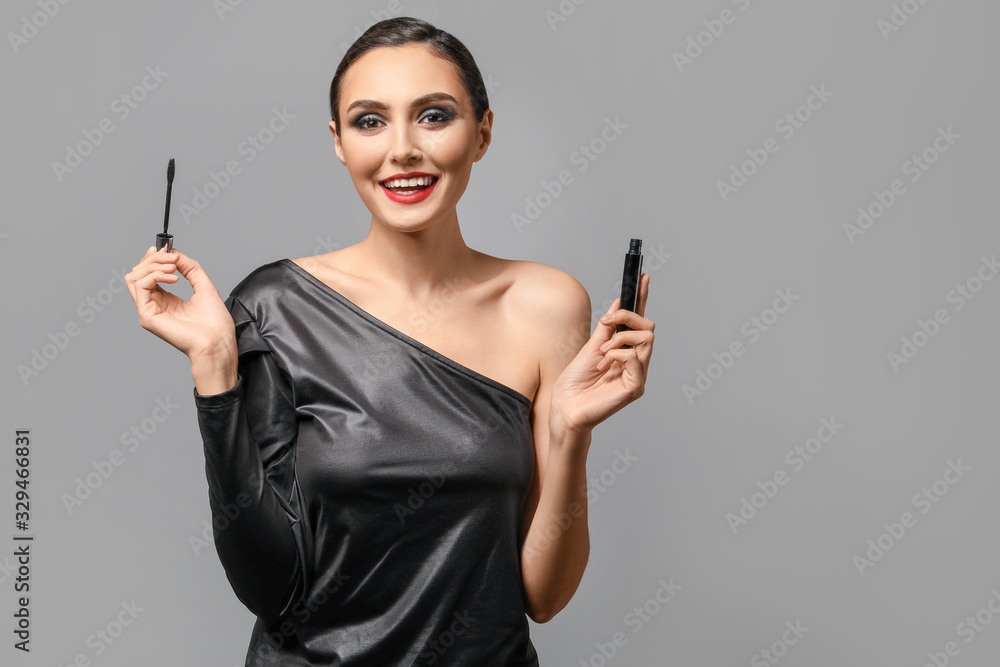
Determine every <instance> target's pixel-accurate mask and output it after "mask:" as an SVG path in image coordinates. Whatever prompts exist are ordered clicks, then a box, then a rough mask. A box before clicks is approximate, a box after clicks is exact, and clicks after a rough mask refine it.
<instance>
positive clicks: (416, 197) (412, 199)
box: [379, 171, 439, 204]
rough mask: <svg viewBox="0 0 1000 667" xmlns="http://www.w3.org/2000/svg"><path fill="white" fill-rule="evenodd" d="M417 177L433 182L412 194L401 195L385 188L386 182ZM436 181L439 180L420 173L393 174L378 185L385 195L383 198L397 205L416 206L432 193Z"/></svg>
mask: <svg viewBox="0 0 1000 667" xmlns="http://www.w3.org/2000/svg"><path fill="white" fill-rule="evenodd" d="M418 176H428V177H430V178H433V179H434V182H433V183H431V184H430V185H428V186H427V187H425V188H424V189H423V190H417V191H416V192H412V193H409V194H403V193H401V192H393V191H392V190H390V189H389V188H387V187H385V183H386V181H391V180H394V179H397V178H417V177H418ZM438 180H439V179H438V177H436V176H434V175H433V174H427V173H424V172H422V171H411V172H407V173H405V174H394V175H392V176H390V177H388V178H385V179H383V180H381V181H379V185H380V186H382V192H384V193H385V196H386V197H388V198H389V199H391V200H392V201H394V202H396V203H398V204H416V203H417V202H421V201H423V200H425V199H427V198H428V197H429V196H430V195H431V192H433V191H434V188H435V187H436V186H437V184H438Z"/></svg>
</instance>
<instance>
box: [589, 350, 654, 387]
mask: <svg viewBox="0 0 1000 667" xmlns="http://www.w3.org/2000/svg"><path fill="white" fill-rule="evenodd" d="M614 361H617V362H619V363H620V364H622V366H623V367H624V369H623V373H626V374H628V375H629V376H630V378H631V382H630V384H631V385H633V388H634V386H636V385H639V386H641V385H642V384H643V383H644V382H645V377H646V369H645V366H644V365H643V364H642V362H641V361H640V360H639V355H638V354H637V353H636V352H635V349H634V348H630V349H625V350H609V351H608V352H607V353H605V355H604V359H602V360H601V363H600V364H598V366H597V367H598V369H599V370H605V369H607V368H608V367H610V366H611V363H612V362H614Z"/></svg>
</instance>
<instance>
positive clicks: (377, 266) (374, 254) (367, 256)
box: [357, 212, 475, 303]
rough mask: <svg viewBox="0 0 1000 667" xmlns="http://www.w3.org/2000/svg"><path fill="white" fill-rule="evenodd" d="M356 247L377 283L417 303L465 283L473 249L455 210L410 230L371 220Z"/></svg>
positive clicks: (450, 290)
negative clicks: (469, 245)
mask: <svg viewBox="0 0 1000 667" xmlns="http://www.w3.org/2000/svg"><path fill="white" fill-rule="evenodd" d="M357 247H358V251H359V256H360V259H361V261H363V262H364V265H365V267H366V273H367V274H368V275H369V276H370V277H371V278H372V280H373V281H374V282H375V283H376V284H377V285H379V286H380V287H381V288H384V289H386V290H391V291H392V293H394V294H398V295H401V296H402V297H404V298H407V299H409V300H411V301H415V302H418V303H425V302H428V301H430V300H431V299H434V298H435V297H437V296H438V295H440V294H443V293H445V292H454V290H455V285H456V284H465V283H466V282H467V281H466V280H465V277H466V276H468V275H469V273H470V271H471V270H472V266H471V264H472V259H473V255H474V253H475V251H473V250H472V249H470V248H469V247H468V246H467V245H466V244H465V240H464V239H463V238H462V232H461V230H460V229H459V226H458V216H457V214H455V213H454V212H453V214H452V215H451V217H450V218H449V219H447V220H443V221H439V222H437V223H435V224H434V225H432V226H431V227H429V228H427V229H421V230H417V231H412V232H411V231H400V230H395V229H391V228H389V227H387V226H385V225H379V224H376V223H375V222H374V221H373V223H372V226H371V229H370V230H369V231H368V236H366V237H365V239H364V240H363V241H361V242H360V243H359V244H358V246H357Z"/></svg>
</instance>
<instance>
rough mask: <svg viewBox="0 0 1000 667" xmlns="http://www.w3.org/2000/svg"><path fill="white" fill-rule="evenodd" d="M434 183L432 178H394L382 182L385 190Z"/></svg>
mask: <svg viewBox="0 0 1000 667" xmlns="http://www.w3.org/2000/svg"><path fill="white" fill-rule="evenodd" d="M433 181H434V178H433V177H432V176H417V177H415V178H394V179H392V180H391V181H384V182H383V185H385V187H387V188H413V187H416V186H418V185H430V184H431V183H432V182H433Z"/></svg>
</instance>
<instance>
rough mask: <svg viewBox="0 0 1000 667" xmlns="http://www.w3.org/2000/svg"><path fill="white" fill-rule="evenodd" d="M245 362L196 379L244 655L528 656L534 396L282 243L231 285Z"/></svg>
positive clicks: (342, 659) (386, 660) (525, 661)
mask: <svg viewBox="0 0 1000 667" xmlns="http://www.w3.org/2000/svg"><path fill="white" fill-rule="evenodd" d="M226 306H227V307H228V308H229V311H230V313H231V314H232V316H233V321H234V322H235V324H236V336H237V343H238V346H239V379H238V380H237V382H236V385H235V386H233V387H232V388H230V389H228V390H227V391H224V392H222V393H219V394H211V395H199V394H198V392H197V390H195V391H194V401H195V407H196V408H197V413H198V421H199V428H200V431H201V435H202V438H203V442H204V450H205V469H206V474H207V477H208V486H209V502H210V506H211V511H212V515H213V526H214V533H215V546H216V550H217V552H218V554H219V558H220V560H221V561H222V565H223V567H224V568H225V571H226V575H227V577H228V578H229V581H230V583H231V584H232V587H233V590H234V591H235V593H236V595H237V597H238V598H239V599H240V600H241V601H242V602H243V604H245V605H246V606H247V608H249V609H250V611H252V612H253V613H254V614H255V615H256V616H257V617H258V619H257V622H256V624H255V625H254V628H253V633H252V636H251V640H250V646H249V649H248V651H247V659H246V665H247V667H263V666H265V665H266V666H268V667H271V666H274V667H278V666H281V667H292V666H297V665H330V666H342V667H355V666H359V667H360V666H364V667H372V666H375V665H381V666H396V665H398V666H400V667H402V666H407V667H409V666H410V665H439V666H441V665H456V666H457V665H461V666H463V667H469V666H473V665H475V666H478V667H482V666H486V665H517V666H519V667H521V666H525V667H530V666H535V665H538V657H537V654H536V652H535V648H534V646H533V645H532V643H531V639H530V638H529V633H528V623H527V617H526V615H525V607H524V597H523V587H522V580H521V569H520V557H521V547H522V543H521V541H520V539H519V534H520V521H521V512H522V509H523V507H524V502H525V498H526V496H527V492H528V487H529V485H530V483H531V480H532V475H533V473H534V463H533V462H534V445H533V438H532V433H531V428H530V415H531V400H530V399H529V398H528V397H526V396H524V395H523V394H521V393H519V392H518V391H516V390H514V389H512V388H511V387H508V386H506V385H504V384H501V383H500V382H497V381H495V380H493V379H491V378H488V377H486V376H484V375H482V374H480V373H477V372H475V371H473V370H472V369H470V368H467V367H465V366H463V365H461V364H459V363H457V362H456V361H454V360H452V359H449V358H448V357H445V356H444V355H442V354H440V353H438V352H436V351H435V350H432V349H430V348H429V347H427V346H425V345H423V344H422V343H420V342H419V341H417V340H415V339H413V338H410V337H409V336H407V335H406V334H403V333H402V332H401V331H399V330H397V329H395V328H393V327H391V326H389V325H388V324H386V323H385V322H382V321H381V320H379V319H377V318H375V317H374V316H372V315H371V314H370V313H368V312H366V311H364V310H362V309H361V308H360V307H358V306H357V305H355V304H354V303H352V302H351V301H349V300H348V299H347V298H346V297H344V296H343V295H341V294H340V293H338V292H336V291H335V290H334V289H333V288H331V287H329V286H328V285H326V284H325V283H323V282H321V281H320V280H319V279H318V278H316V277H315V276H313V275H312V274H310V273H309V272H307V271H306V270H305V269H303V268H302V267H300V266H298V265H297V264H295V263H294V262H292V261H291V260H289V259H282V260H278V261H276V262H272V263H270V264H265V265H263V266H261V267H259V268H257V269H255V270H254V271H252V272H251V273H250V274H249V275H248V276H247V277H246V278H245V279H244V280H243V281H242V282H240V283H239V284H238V285H237V286H236V287H235V288H234V289H233V291H232V293H231V294H230V296H229V298H228V299H227V300H226Z"/></svg>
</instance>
